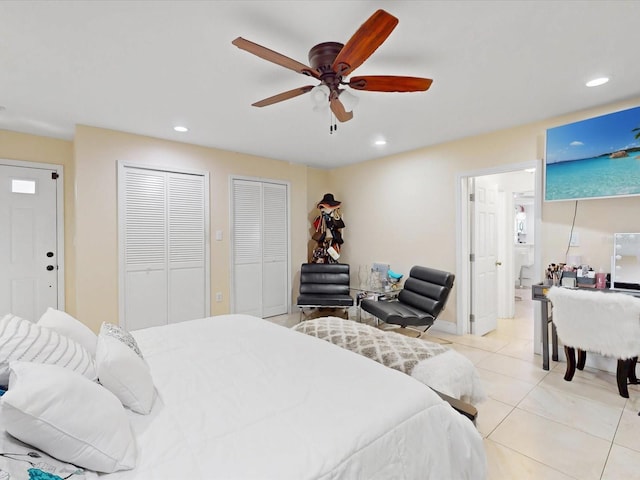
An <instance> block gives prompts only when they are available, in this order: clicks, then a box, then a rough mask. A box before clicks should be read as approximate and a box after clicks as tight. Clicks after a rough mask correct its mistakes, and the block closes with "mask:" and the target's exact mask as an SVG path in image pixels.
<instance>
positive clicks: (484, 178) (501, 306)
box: [456, 161, 542, 335]
mask: <svg viewBox="0 0 640 480" xmlns="http://www.w3.org/2000/svg"><path fill="white" fill-rule="evenodd" d="M540 177H541V172H540V168H539V162H538V161H532V162H526V163H521V164H515V165H505V166H503V167H497V168H491V169H484V170H477V171H472V172H465V173H463V174H460V175H459V176H458V179H457V180H458V196H457V197H458V200H457V203H458V205H457V207H458V208H457V215H458V218H457V235H456V237H457V244H458V245H457V247H458V252H460V253H459V255H458V259H457V277H458V278H459V279H460V281H459V282H457V284H458V292H457V293H458V296H457V311H458V318H457V333H458V334H464V333H471V334H474V335H485V334H486V333H489V332H491V331H495V330H496V329H498V328H499V325H501V324H502V325H504V322H499V321H498V319H504V318H514V316H516V307H517V310H518V312H517V314H518V315H520V316H521V315H522V308H524V307H525V306H529V308H533V306H532V303H531V302H524V303H523V302H522V299H524V298H526V297H527V295H528V296H530V290H528V288H527V287H530V285H531V283H532V282H533V281H535V280H536V278H535V277H536V273H535V272H539V271H540V268H539V262H540V258H539V257H540V255H539V242H537V241H536V238H537V237H538V235H539V231H540V229H539V224H540V217H541V213H540V212H541V191H542V189H541V178H540ZM523 214H524V215H523ZM526 299H527V300H528V298H526ZM516 304H518V305H516ZM529 313H530V314H528V315H526V316H527V317H531V318H533V317H534V314H533V312H529ZM533 328H534V327H533V322H532V324H531V329H533Z"/></svg>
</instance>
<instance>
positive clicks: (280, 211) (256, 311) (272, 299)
mask: <svg viewBox="0 0 640 480" xmlns="http://www.w3.org/2000/svg"><path fill="white" fill-rule="evenodd" d="M232 222H233V246H232V249H233V304H232V310H233V312H234V313H245V314H249V315H255V316H257V317H263V318H264V317H270V316H274V315H281V314H284V313H287V311H288V304H289V301H288V290H289V277H288V271H289V267H288V259H289V242H288V238H289V232H288V225H289V214H288V193H287V186H286V185H282V184H276V183H268V182H261V181H254V180H241V179H234V180H233V181H232Z"/></svg>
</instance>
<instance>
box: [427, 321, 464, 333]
mask: <svg viewBox="0 0 640 480" xmlns="http://www.w3.org/2000/svg"><path fill="white" fill-rule="evenodd" d="M429 330H437V331H438V332H444V333H450V334H452V335H457V334H458V325H456V324H455V323H453V322H445V321H444V320H438V319H436V321H435V322H434V324H433V326H432V327H431V328H430V329H429Z"/></svg>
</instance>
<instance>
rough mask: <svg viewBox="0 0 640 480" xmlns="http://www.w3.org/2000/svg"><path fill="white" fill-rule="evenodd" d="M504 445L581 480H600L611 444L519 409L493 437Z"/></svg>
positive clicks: (490, 438) (491, 437) (498, 428)
mask: <svg viewBox="0 0 640 480" xmlns="http://www.w3.org/2000/svg"><path fill="white" fill-rule="evenodd" d="M489 440H493V441H494V442H497V443H499V444H501V445H504V446H508V447H509V448H511V449H513V450H515V451H517V452H519V453H521V454H523V455H526V456H527V457H530V458H532V459H534V460H536V461H538V462H541V463H543V464H545V465H547V466H549V467H551V468H553V469H555V470H558V471H560V472H562V473H564V474H566V475H570V476H573V477H575V478H578V479H580V480H598V479H599V478H600V476H601V474H602V472H603V469H604V466H605V462H606V460H607V455H608V453H609V448H610V446H611V443H610V442H607V441H606V440H602V439H601V438H598V437H594V436H593V435H589V434H587V433H584V432H580V431H578V430H575V429H573V428H570V427H567V426H566V425H562V424H560V423H557V422H554V421H552V420H547V419H546V418H543V417H540V416H538V415H534V414H532V413H528V412H525V411H524V410H520V409H518V408H516V409H515V410H514V411H513V412H512V413H511V414H510V415H509V416H508V417H507V418H506V419H505V420H504V421H503V422H502V423H501V424H500V425H498V427H497V428H496V429H495V430H494V432H493V433H492V434H491V435H490V436H489Z"/></svg>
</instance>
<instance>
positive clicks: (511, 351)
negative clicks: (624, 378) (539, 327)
mask: <svg viewBox="0 0 640 480" xmlns="http://www.w3.org/2000/svg"><path fill="white" fill-rule="evenodd" d="M496 353H499V354H500V355H505V356H507V357H513V358H517V359H518V360H524V361H525V362H529V363H533V364H534V365H535V366H536V367H538V368H540V367H541V366H542V358H541V357H540V355H536V354H535V353H533V340H513V341H511V342H510V343H509V344H507V345H505V346H504V347H503V348H501V349H500V350H498V351H497V352H496Z"/></svg>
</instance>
